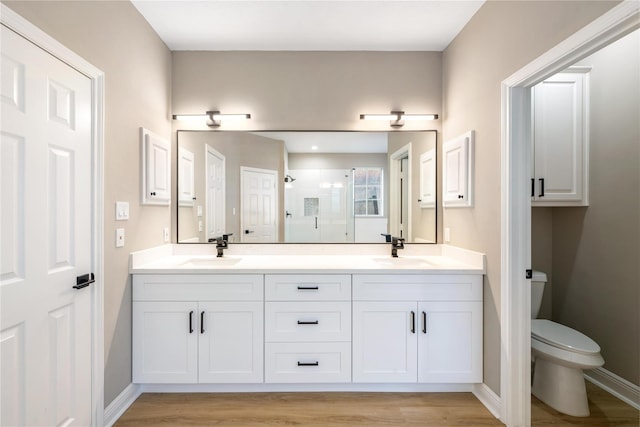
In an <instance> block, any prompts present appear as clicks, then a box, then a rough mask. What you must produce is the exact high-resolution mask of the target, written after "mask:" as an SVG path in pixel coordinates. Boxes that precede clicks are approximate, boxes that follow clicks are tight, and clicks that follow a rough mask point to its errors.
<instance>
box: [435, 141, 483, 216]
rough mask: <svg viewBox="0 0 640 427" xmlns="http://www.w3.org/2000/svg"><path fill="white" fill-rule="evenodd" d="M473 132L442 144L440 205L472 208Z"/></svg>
mask: <svg viewBox="0 0 640 427" xmlns="http://www.w3.org/2000/svg"><path fill="white" fill-rule="evenodd" d="M474 135H475V133H474V131H469V132H467V133H465V134H463V135H460V136H459V137H457V138H454V139H452V140H450V141H447V142H445V143H444V144H442V204H443V206H444V207H447V208H455V207H470V206H473V177H474V176H473V174H474V167H473V166H474Z"/></svg>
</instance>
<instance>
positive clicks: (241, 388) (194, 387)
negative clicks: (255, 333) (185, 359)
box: [140, 383, 475, 393]
mask: <svg viewBox="0 0 640 427" xmlns="http://www.w3.org/2000/svg"><path fill="white" fill-rule="evenodd" d="M474 385H475V384H467V383H464V384H417V383H402V384H396V383H389V384H377V383H367V384H364V383H362V384H361V383H358V384H354V383H339V384H338V383H336V384H331V383H322V384H317V383H316V384H314V383H300V384H290V383H287V384H276V383H260V384H141V385H140V391H141V392H142V393H272V392H372V393H374V392H391V393H411V392H418V393H420V392H425V393H426V392H440V393H460V392H471V391H473V386H474Z"/></svg>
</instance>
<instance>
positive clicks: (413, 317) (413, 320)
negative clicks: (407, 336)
mask: <svg viewBox="0 0 640 427" xmlns="http://www.w3.org/2000/svg"><path fill="white" fill-rule="evenodd" d="M411 333H412V334H415V333H416V312H415V311H412V312H411Z"/></svg>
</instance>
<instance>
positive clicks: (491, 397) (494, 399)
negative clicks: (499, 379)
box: [473, 384, 502, 419]
mask: <svg viewBox="0 0 640 427" xmlns="http://www.w3.org/2000/svg"><path fill="white" fill-rule="evenodd" d="M473 395H474V396H475V397H477V398H478V400H479V401H480V403H482V404H483V405H484V406H485V407H486V408H487V409H488V410H489V412H491V414H492V415H493V416H494V417H496V418H497V419H500V414H502V400H501V399H500V396H498V395H497V394H496V393H495V392H494V391H493V390H491V389H490V388H489V386H487V385H486V384H475V385H474V387H473Z"/></svg>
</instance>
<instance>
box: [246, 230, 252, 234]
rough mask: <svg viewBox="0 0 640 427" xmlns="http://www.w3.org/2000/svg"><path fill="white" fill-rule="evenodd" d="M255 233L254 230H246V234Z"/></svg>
mask: <svg viewBox="0 0 640 427" xmlns="http://www.w3.org/2000/svg"><path fill="white" fill-rule="evenodd" d="M249 233H253V230H244V234H249Z"/></svg>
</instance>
